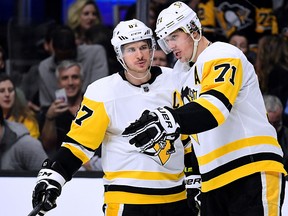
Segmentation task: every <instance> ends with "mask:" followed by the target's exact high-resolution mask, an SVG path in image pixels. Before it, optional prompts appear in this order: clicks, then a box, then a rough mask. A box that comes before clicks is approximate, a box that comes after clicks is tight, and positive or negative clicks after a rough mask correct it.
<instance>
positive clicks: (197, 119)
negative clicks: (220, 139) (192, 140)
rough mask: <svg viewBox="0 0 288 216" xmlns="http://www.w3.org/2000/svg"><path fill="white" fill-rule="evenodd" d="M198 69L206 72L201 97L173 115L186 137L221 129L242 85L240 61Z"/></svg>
mask: <svg viewBox="0 0 288 216" xmlns="http://www.w3.org/2000/svg"><path fill="white" fill-rule="evenodd" d="M196 67H197V68H196V70H198V71H200V72H202V79H201V89H200V93H199V97H198V98H196V99H195V100H193V101H192V102H190V103H188V104H186V105H185V106H182V107H180V108H178V109H175V110H173V111H172V114H173V115H174V116H175V118H176V119H177V121H178V123H179V125H180V127H181V133H183V134H195V133H199V132H203V131H206V130H210V129H212V128H214V127H217V126H218V125H221V124H222V123H223V122H224V121H225V120H226V118H227V117H228V115H229V112H230V110H231V109H232V106H233V104H234V103H235V101H236V99H237V95H238V93H239V91H240V89H241V85H242V79H243V78H242V77H243V67H242V62H241V59H240V58H220V59H214V60H211V61H208V62H205V63H204V64H203V65H200V66H196ZM201 67H202V68H201Z"/></svg>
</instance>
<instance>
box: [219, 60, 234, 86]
mask: <svg viewBox="0 0 288 216" xmlns="http://www.w3.org/2000/svg"><path fill="white" fill-rule="evenodd" d="M214 69H215V70H221V72H220V75H219V76H218V77H217V78H216V79H215V82H223V81H224V77H225V74H227V73H228V72H229V71H231V70H232V72H231V76H230V77H229V81H230V82H231V83H232V85H234V84H235V74H236V67H235V66H233V65H230V64H228V63H225V64H220V65H216V66H215V67H214Z"/></svg>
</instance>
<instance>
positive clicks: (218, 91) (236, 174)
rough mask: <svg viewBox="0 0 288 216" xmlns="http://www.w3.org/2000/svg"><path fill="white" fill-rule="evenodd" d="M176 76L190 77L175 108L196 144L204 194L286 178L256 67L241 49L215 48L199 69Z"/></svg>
mask: <svg viewBox="0 0 288 216" xmlns="http://www.w3.org/2000/svg"><path fill="white" fill-rule="evenodd" d="M174 70H175V72H178V73H185V74H186V77H185V78H184V80H183V82H182V87H181V89H179V92H180V94H181V95H180V96H178V97H174V101H173V104H174V108H178V107H180V108H179V109H176V110H175V115H177V117H178V120H179V122H178V123H179V125H180V127H181V133H183V134H192V137H193V138H194V139H193V147H194V150H195V153H196V156H197V159H198V163H199V169H200V173H201V177H202V191H203V192H207V191H210V190H213V189H216V188H219V187H221V186H224V185H226V184H229V183H230V182H233V181H235V180H237V179H240V178H242V177H244V176H248V175H250V174H253V173H256V172H261V171H274V172H280V173H285V170H284V168H283V165H282V163H281V161H282V151H281V147H280V145H279V144H278V142H277V135H276V132H275V129H274V128H273V127H272V126H271V125H270V123H269V122H268V119H267V115H266V110H265V106H264V102H263V97H262V94H261V92H260V88H259V84H258V79H257V75H256V73H255V70H254V67H253V65H252V64H251V63H250V62H249V61H248V60H247V58H246V57H245V55H244V54H243V53H242V52H241V51H240V50H239V49H238V48H236V47H234V46H232V45H230V44H228V43H222V42H215V43H213V44H212V45H210V46H208V47H207V48H206V49H205V50H204V51H203V52H202V53H201V54H200V55H199V56H198V59H197V61H196V62H195V64H194V65H193V67H191V68H187V64H186V63H181V62H180V61H177V62H176V64H175V66H174ZM179 99H181V100H179ZM183 104H187V105H186V106H182V105H183Z"/></svg>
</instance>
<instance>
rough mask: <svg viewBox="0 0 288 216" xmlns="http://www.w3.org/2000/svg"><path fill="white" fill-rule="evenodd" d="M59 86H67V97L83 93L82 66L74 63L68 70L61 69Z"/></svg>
mask: <svg viewBox="0 0 288 216" xmlns="http://www.w3.org/2000/svg"><path fill="white" fill-rule="evenodd" d="M58 82H59V87H60V88H65V91H66V95H67V98H73V97H76V96H78V95H79V94H81V89H82V78H81V73H80V68H79V67H78V66H77V65H74V66H72V67H70V68H68V69H66V70H62V71H59V78H58Z"/></svg>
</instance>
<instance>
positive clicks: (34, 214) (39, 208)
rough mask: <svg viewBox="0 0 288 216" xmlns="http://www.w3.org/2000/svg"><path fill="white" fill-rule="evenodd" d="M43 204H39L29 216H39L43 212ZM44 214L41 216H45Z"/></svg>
mask: <svg viewBox="0 0 288 216" xmlns="http://www.w3.org/2000/svg"><path fill="white" fill-rule="evenodd" d="M41 208H42V203H39V204H38V205H37V206H35V208H34V209H33V210H32V211H31V212H30V213H29V214H28V216H37V215H38V213H39V212H40V211H41ZM43 215H44V214H43V213H40V214H39V216H43Z"/></svg>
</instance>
